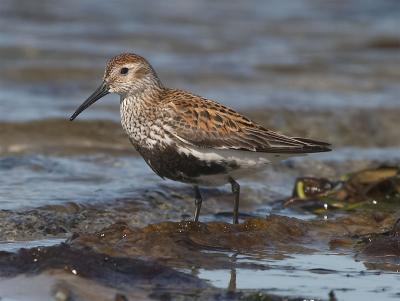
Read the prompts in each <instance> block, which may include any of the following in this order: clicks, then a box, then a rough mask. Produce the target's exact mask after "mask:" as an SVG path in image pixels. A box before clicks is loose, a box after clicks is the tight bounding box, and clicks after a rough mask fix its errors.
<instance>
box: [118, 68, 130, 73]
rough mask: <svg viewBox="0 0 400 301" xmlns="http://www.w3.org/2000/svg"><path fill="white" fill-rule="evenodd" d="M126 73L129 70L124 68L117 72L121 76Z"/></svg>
mask: <svg viewBox="0 0 400 301" xmlns="http://www.w3.org/2000/svg"><path fill="white" fill-rule="evenodd" d="M128 71H129V69H128V68H126V67H124V68H121V70H120V71H119V72H120V73H121V74H127V73H128Z"/></svg>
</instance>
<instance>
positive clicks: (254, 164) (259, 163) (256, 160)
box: [179, 146, 304, 186]
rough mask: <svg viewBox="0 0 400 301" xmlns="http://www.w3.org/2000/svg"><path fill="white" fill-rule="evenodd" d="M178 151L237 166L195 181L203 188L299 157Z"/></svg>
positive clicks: (181, 148) (231, 150)
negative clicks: (224, 172)
mask: <svg viewBox="0 0 400 301" xmlns="http://www.w3.org/2000/svg"><path fill="white" fill-rule="evenodd" d="M179 151H180V152H182V153H185V154H188V155H189V154H190V155H192V156H194V157H196V158H198V159H200V160H202V161H206V162H210V163H211V162H216V163H223V162H227V163H229V164H232V165H236V166H237V168H235V169H232V170H231V171H229V172H227V173H226V174H217V175H205V176H200V177H199V178H197V179H196V180H197V181H198V183H200V184H201V185H205V186H220V185H223V184H226V183H228V179H229V177H232V178H233V179H240V178H243V177H246V176H248V175H253V174H255V173H257V172H260V171H262V170H263V169H264V168H265V167H266V166H267V165H269V164H273V163H276V162H279V161H281V160H285V159H287V158H289V157H292V156H296V155H297V156H299V155H298V154H275V153H262V152H251V151H242V150H233V149H210V148H199V147H193V146H190V147H189V146H180V147H179ZM300 155H304V154H300Z"/></svg>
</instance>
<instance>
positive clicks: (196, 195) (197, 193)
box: [194, 185, 203, 222]
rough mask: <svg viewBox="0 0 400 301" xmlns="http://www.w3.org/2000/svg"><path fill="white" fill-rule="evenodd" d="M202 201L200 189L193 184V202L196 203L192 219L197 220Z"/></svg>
mask: <svg viewBox="0 0 400 301" xmlns="http://www.w3.org/2000/svg"><path fill="white" fill-rule="evenodd" d="M202 202H203V199H202V198H201V194H200V189H199V187H198V186H197V185H195V186H194V204H195V205H196V211H195V212H194V221H195V222H198V221H199V216H200V209H201V203H202Z"/></svg>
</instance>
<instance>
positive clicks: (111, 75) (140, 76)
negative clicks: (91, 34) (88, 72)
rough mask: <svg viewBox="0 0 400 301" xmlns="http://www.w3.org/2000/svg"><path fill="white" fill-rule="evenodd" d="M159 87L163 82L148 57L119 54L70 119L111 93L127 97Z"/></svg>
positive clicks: (110, 62)
mask: <svg viewBox="0 0 400 301" xmlns="http://www.w3.org/2000/svg"><path fill="white" fill-rule="evenodd" d="M157 88H161V83H160V81H159V79H158V77H157V74H156V73H155V71H154V70H153V68H152V67H151V65H150V64H149V63H148V62H147V61H146V59H144V58H143V57H141V56H139V55H137V54H133V53H123V54H120V55H117V56H115V57H113V58H112V59H111V60H109V61H108V63H107V65H106V69H105V72H104V76H103V82H102V83H101V85H100V86H99V87H98V88H97V89H96V90H95V91H94V92H93V94H92V95H90V96H89V97H88V99H86V100H85V101H84V102H83V103H82V104H81V105H80V106H79V108H78V109H77V110H76V111H75V113H74V114H73V115H72V116H71V118H70V120H71V121H72V120H74V119H75V118H76V117H77V116H78V115H79V114H80V113H81V112H82V111H84V110H85V109H87V108H88V107H89V106H90V105H92V104H93V103H95V102H96V101H97V100H99V99H100V98H102V97H103V96H105V95H107V94H109V93H117V94H119V95H120V96H122V97H125V96H127V95H132V96H134V95H136V94H138V93H140V92H142V91H144V90H146V89H157Z"/></svg>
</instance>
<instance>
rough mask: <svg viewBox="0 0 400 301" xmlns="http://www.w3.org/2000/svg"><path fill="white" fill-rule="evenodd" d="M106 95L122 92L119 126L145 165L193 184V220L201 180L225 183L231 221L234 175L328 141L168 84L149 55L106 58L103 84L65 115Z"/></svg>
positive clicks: (323, 148) (321, 149)
mask: <svg viewBox="0 0 400 301" xmlns="http://www.w3.org/2000/svg"><path fill="white" fill-rule="evenodd" d="M108 93H117V94H119V95H120V112H121V123H122V127H123V128H124V130H125V131H126V133H127V134H128V136H129V139H130V141H131V142H132V144H133V146H134V147H135V149H136V150H137V151H138V152H139V153H140V154H141V155H142V157H143V158H144V160H145V161H146V162H147V164H148V165H149V166H150V168H151V169H152V170H153V171H154V172H155V173H156V174H158V175H159V176H160V177H162V178H168V179H171V180H175V181H180V182H184V183H190V184H191V185H193V187H194V192H195V205H196V209H195V213H194V220H195V221H198V219H199V214H200V208H201V203H202V197H201V194H200V190H199V185H206V186H218V185H223V184H227V183H230V184H231V186H232V192H233V194H234V209H233V223H235V224H237V223H238V220H239V219H238V211H239V194H240V186H239V184H238V183H237V182H236V180H237V179H238V178H241V177H243V176H246V175H248V174H253V173H255V172H257V171H260V170H262V169H263V168H264V167H265V166H266V165H268V164H271V163H273V162H276V161H279V160H282V159H286V158H288V157H291V156H296V155H299V154H305V153H316V152H326V151H330V148H329V144H328V143H325V142H320V141H315V140H311V139H307V138H297V137H295V138H294V137H288V136H285V135H282V134H279V133H277V132H274V131H272V130H269V129H266V128H264V127H262V126H261V125H259V124H257V123H255V122H254V121H251V120H250V119H248V118H246V117H244V116H243V115H241V114H239V113H237V112H235V111H234V110H232V109H230V108H227V107H226V106H224V105H221V104H219V103H217V102H215V101H213V100H209V99H206V98H203V97H201V96H197V95H194V94H192V93H190V92H186V91H183V90H177V89H170V88H166V87H164V86H163V84H162V83H161V81H160V79H159V78H158V76H157V74H156V72H155V71H154V69H153V68H152V66H151V65H150V64H149V63H148V62H147V60H146V59H144V58H143V57H141V56H139V55H136V54H131V53H124V54H120V55H118V56H116V57H114V58H112V59H111V60H110V61H109V62H108V63H107V66H106V69H105V73H104V76H103V82H102V84H101V85H100V87H99V88H98V89H97V90H96V91H95V92H94V93H93V94H92V95H90V96H89V98H88V99H87V100H86V101H85V102H84V103H83V104H82V105H81V106H80V107H79V108H78V109H77V110H76V111H75V113H74V114H73V115H72V116H71V118H70V120H71V121H72V120H74V119H75V118H76V117H77V116H78V115H79V114H80V113H81V112H82V111H83V110H85V109H86V108H88V107H89V106H90V105H92V104H93V103H94V102H96V101H97V100H98V99H100V98H102V97H103V96H105V95H107V94H108Z"/></svg>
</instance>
